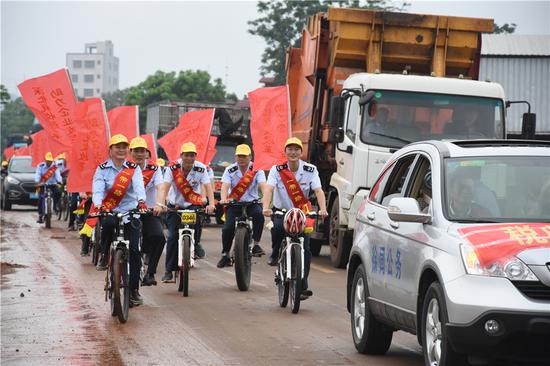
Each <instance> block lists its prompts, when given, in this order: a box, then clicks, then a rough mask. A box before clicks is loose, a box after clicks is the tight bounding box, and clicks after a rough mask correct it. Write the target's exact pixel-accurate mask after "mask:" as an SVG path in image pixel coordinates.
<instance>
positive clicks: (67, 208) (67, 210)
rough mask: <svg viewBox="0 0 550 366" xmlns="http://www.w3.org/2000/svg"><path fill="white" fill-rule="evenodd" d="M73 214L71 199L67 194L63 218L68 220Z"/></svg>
mask: <svg viewBox="0 0 550 366" xmlns="http://www.w3.org/2000/svg"><path fill="white" fill-rule="evenodd" d="M70 214H71V199H70V198H69V196H65V210H64V211H63V220H64V221H68V220H69V216H70Z"/></svg>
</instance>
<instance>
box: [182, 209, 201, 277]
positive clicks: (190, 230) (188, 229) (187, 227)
mask: <svg viewBox="0 0 550 366" xmlns="http://www.w3.org/2000/svg"><path fill="white" fill-rule="evenodd" d="M183 212H188V213H190V212H195V211H193V210H183ZM197 220H200V218H199V217H197ZM181 226H183V227H181ZM181 226H180V228H179V229H178V234H179V235H178V237H179V240H178V267H180V268H181V267H183V265H184V263H183V238H184V237H185V236H188V237H189V243H191V248H189V250H190V252H191V257H190V259H189V267H191V268H193V267H194V266H195V228H194V227H193V226H194V225H191V224H183V223H182V224H181Z"/></svg>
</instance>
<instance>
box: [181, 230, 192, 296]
mask: <svg viewBox="0 0 550 366" xmlns="http://www.w3.org/2000/svg"><path fill="white" fill-rule="evenodd" d="M182 245H183V263H182V266H181V268H180V283H181V285H180V286H181V288H182V291H181V292H182V294H183V296H184V297H187V296H189V269H190V267H191V238H190V237H189V236H188V235H185V236H184V237H183V243H182Z"/></svg>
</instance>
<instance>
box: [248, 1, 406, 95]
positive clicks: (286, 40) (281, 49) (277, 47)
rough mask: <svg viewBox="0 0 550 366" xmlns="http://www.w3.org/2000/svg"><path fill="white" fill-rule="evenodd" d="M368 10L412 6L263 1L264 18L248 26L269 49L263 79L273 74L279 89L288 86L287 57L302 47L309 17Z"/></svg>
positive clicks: (263, 69) (396, 8)
mask: <svg viewBox="0 0 550 366" xmlns="http://www.w3.org/2000/svg"><path fill="white" fill-rule="evenodd" d="M329 6H331V7H345V8H365V9H375V10H387V11H400V10H403V9H404V8H405V7H407V6H408V4H407V3H403V4H402V5H401V6H400V7H395V6H393V5H391V2H390V1H388V0H367V1H359V0H315V1H289V0H274V1H259V2H258V4H257V9H258V12H259V13H260V14H261V16H260V17H259V18H258V19H256V20H252V21H249V22H248V25H249V26H250V28H249V29H248V32H249V33H250V34H253V35H255V36H260V37H262V38H263V39H264V40H265V42H266V44H267V46H266V48H265V50H264V53H263V54H262V66H261V69H260V73H261V75H262V76H265V75H267V74H271V75H273V76H274V77H275V83H276V84H277V85H283V84H285V83H286V72H285V57H286V50H287V48H288V47H289V46H292V47H300V45H301V36H302V29H303V28H304V26H306V25H307V20H308V17H310V16H311V15H314V14H316V13H318V12H326V11H327V9H328V7H329Z"/></svg>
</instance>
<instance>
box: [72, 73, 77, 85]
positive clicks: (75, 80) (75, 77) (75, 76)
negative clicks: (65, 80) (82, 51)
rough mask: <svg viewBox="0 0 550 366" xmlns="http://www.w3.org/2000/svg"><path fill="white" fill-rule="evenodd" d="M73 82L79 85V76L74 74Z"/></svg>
mask: <svg viewBox="0 0 550 366" xmlns="http://www.w3.org/2000/svg"><path fill="white" fill-rule="evenodd" d="M71 81H72V82H73V83H78V75H76V74H72V75H71Z"/></svg>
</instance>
